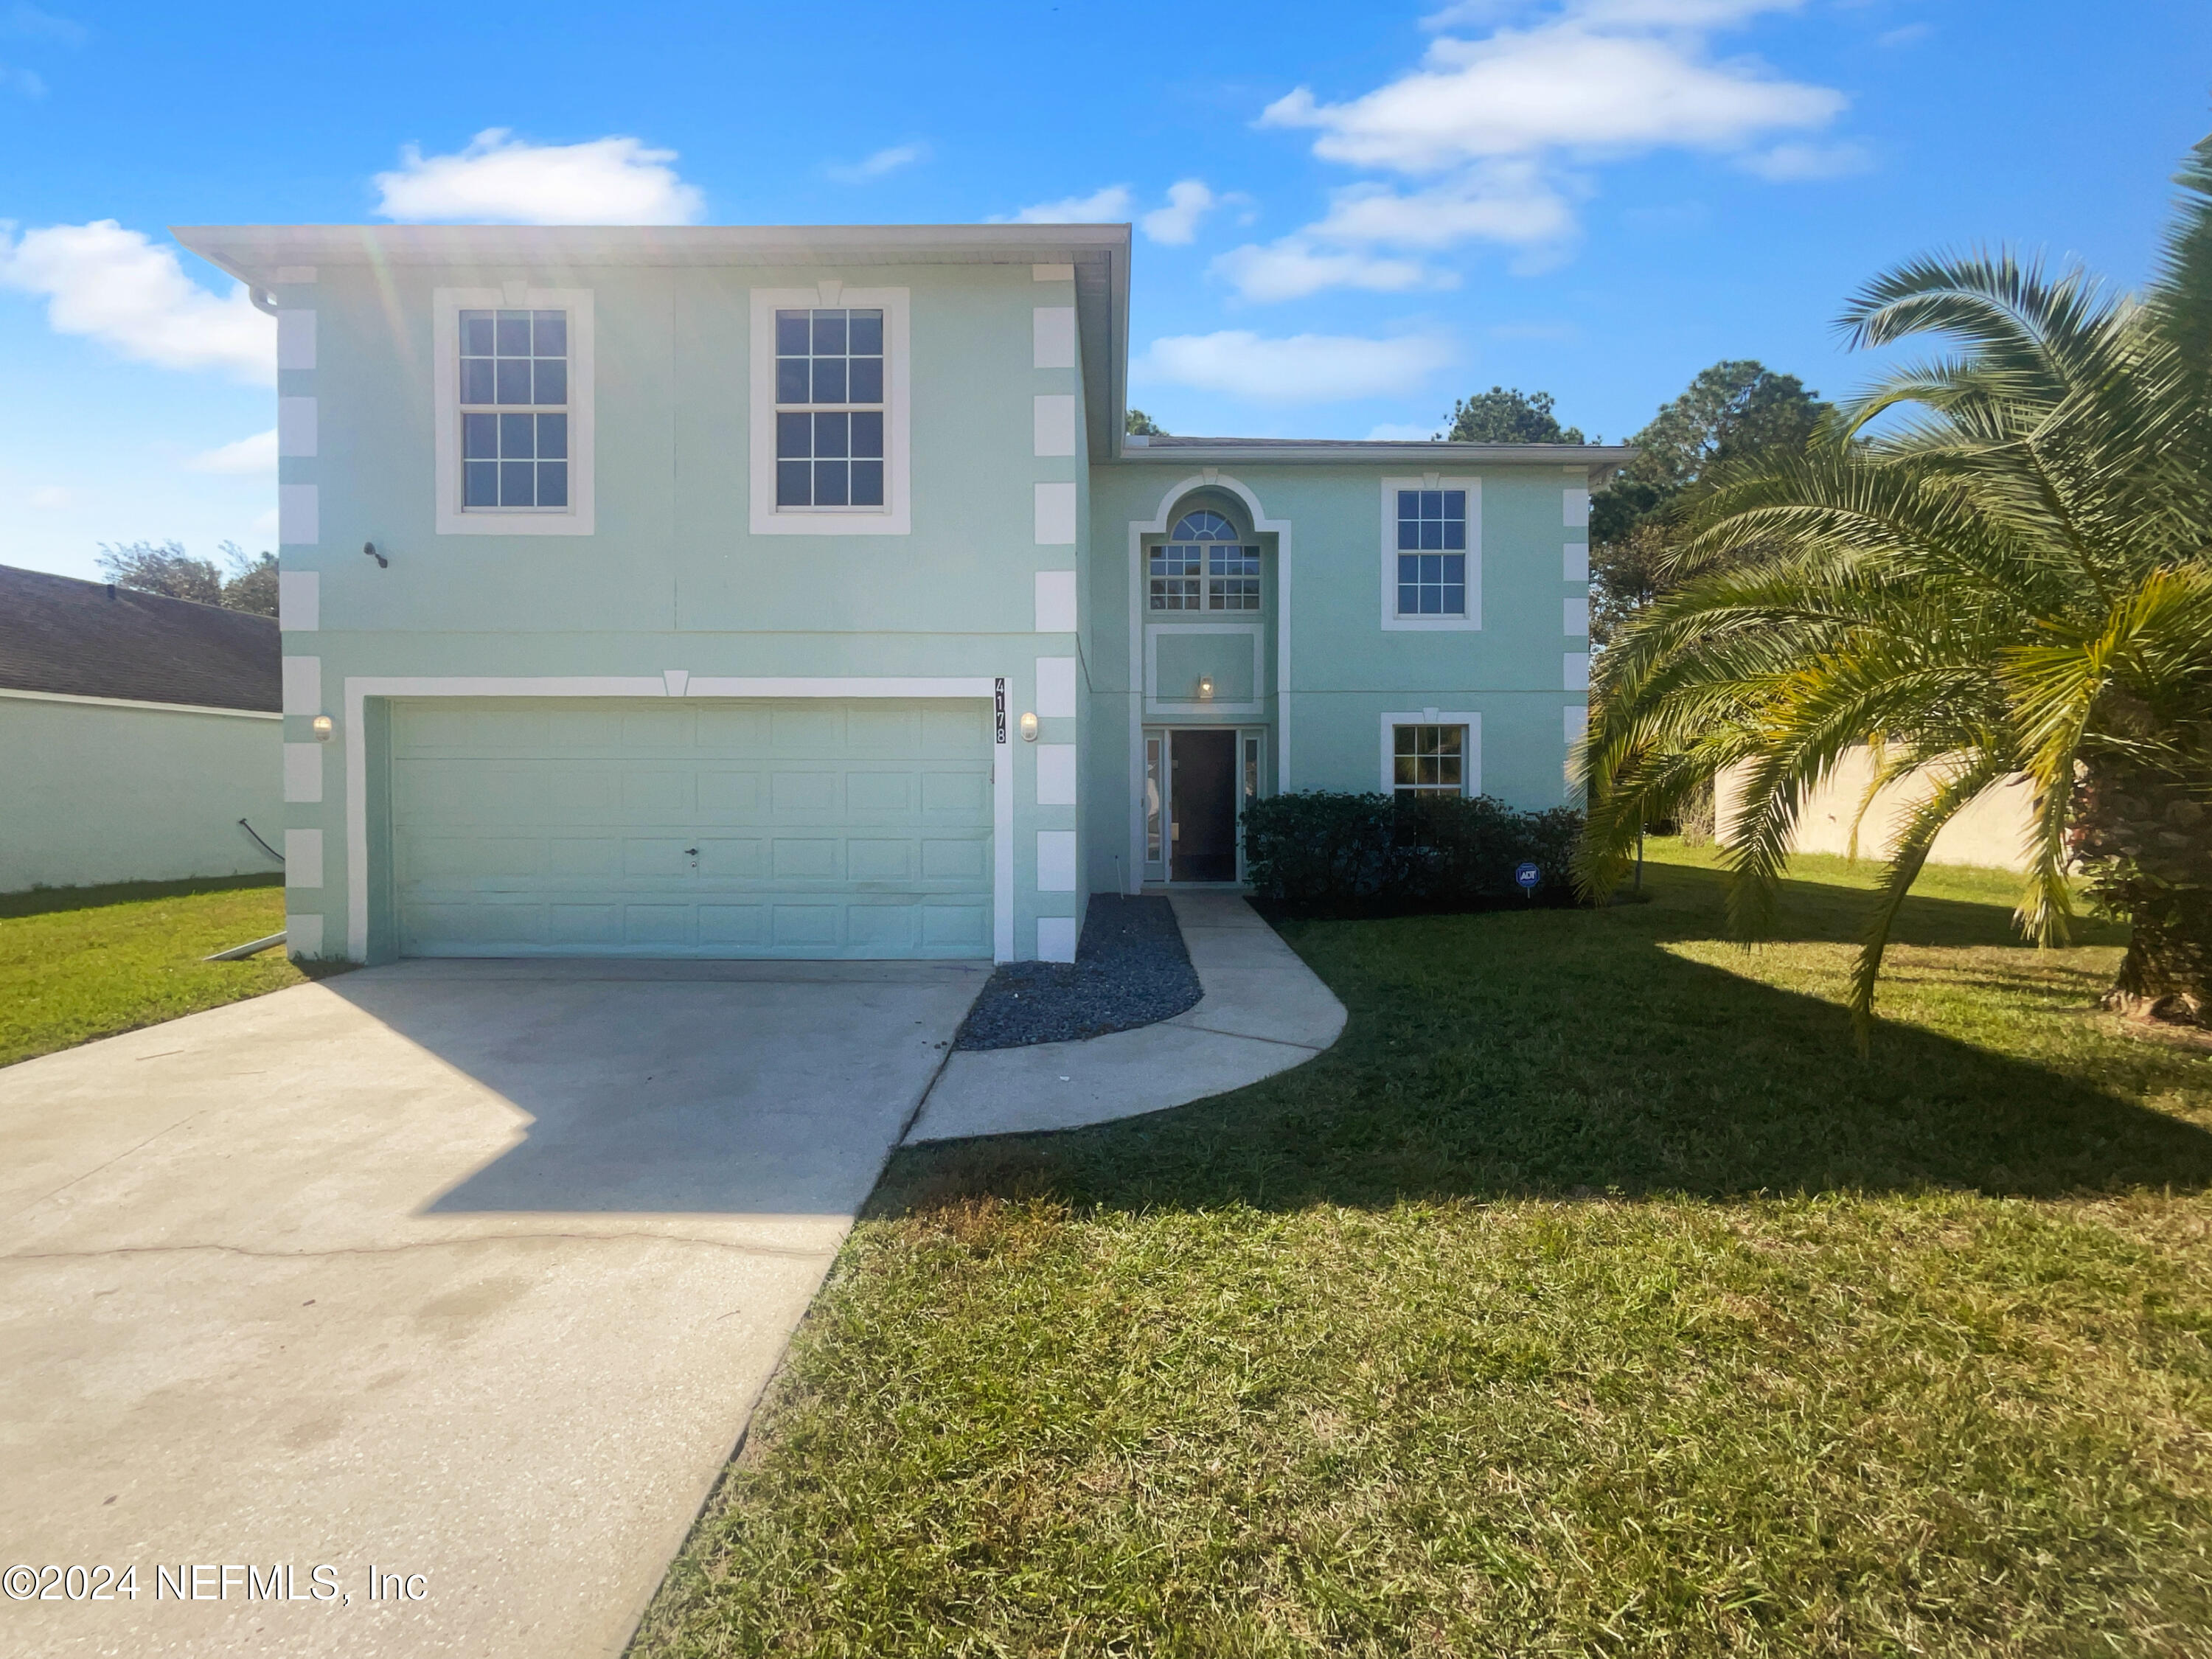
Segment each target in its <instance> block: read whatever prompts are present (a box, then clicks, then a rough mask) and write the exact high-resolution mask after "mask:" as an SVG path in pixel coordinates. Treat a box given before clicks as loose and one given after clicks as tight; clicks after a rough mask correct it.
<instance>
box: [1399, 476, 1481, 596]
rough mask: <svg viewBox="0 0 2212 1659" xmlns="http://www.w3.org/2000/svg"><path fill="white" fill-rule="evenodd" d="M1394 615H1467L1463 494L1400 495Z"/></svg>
mask: <svg viewBox="0 0 2212 1659" xmlns="http://www.w3.org/2000/svg"><path fill="white" fill-rule="evenodd" d="M1398 614H1399V615H1400V616H1401V617H1460V616H1464V615H1466V614H1467V491H1465V490H1464V489H1401V490H1400V491H1399V492H1398Z"/></svg>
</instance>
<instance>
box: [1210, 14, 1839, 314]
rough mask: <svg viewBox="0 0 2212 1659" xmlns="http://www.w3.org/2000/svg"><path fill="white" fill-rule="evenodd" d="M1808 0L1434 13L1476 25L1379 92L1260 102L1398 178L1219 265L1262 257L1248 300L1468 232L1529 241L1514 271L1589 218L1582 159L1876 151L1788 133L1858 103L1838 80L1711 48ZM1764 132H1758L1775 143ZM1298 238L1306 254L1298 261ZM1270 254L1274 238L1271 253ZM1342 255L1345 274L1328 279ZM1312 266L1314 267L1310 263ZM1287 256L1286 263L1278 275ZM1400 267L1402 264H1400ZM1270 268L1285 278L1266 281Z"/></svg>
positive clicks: (1350, 157) (1816, 167)
mask: <svg viewBox="0 0 2212 1659" xmlns="http://www.w3.org/2000/svg"><path fill="white" fill-rule="evenodd" d="M1801 3H1802V0H1565V3H1563V4H1559V5H1555V6H1553V7H1551V8H1548V9H1540V8H1539V7H1538V6H1536V5H1534V4H1533V3H1528V0H1461V3H1457V4H1453V5H1449V6H1447V7H1446V8H1445V9H1443V10H1441V11H1438V12H1436V13H1434V14H1432V15H1431V16H1429V17H1427V18H1425V19H1424V20H1423V21H1424V22H1425V24H1426V25H1427V26H1428V27H1431V28H1434V29H1449V28H1453V27H1463V26H1473V27H1475V28H1477V29H1487V30H1488V31H1489V33H1486V34H1485V35H1483V36H1481V38H1462V37H1461V36H1457V35H1450V34H1443V35H1439V36H1438V37H1437V39H1436V40H1432V41H1431V43H1430V45H1429V48H1428V51H1427V52H1426V53H1425V55H1424V57H1423V58H1422V61H1421V63H1420V64H1419V66H1418V67H1417V68H1415V69H1413V70H1408V71H1407V73H1405V74H1403V75H1401V76H1398V77H1397V78H1396V79H1395V80H1392V81H1389V82H1386V83H1385V84H1383V86H1380V87H1377V88H1375V89H1374V90H1373V91H1371V92H1368V93H1365V94H1362V95H1360V96H1358V97H1354V98H1351V99H1347V100H1344V101H1342V102H1335V103H1324V102H1322V101H1321V100H1319V99H1317V98H1316V96H1315V95H1314V93H1313V91H1312V89H1311V88H1307V87H1299V88H1296V89H1295V90H1293V91H1291V92H1290V93H1288V94H1285V96H1283V97H1281V98H1279V99H1277V100H1275V101H1274V102H1273V103H1272V104H1270V105H1268V106H1267V109H1266V110H1265V111H1264V112H1262V113H1261V117H1260V120H1259V125H1261V126H1262V127H1281V128H1301V129H1305V130H1309V131H1312V132H1313V133H1314V134H1315V137H1314V139H1313V152H1314V154H1315V155H1317V156H1319V157H1321V158H1322V160H1323V161H1339V162H1343V163H1346V164H1347V165H1350V166H1353V167H1362V168H1365V169H1370V170H1372V171H1377V172H1382V173H1395V174H1397V175H1399V176H1400V177H1401V178H1411V179H1425V180H1427V179H1432V180H1434V182H1431V183H1425V184H1423V185H1421V186H1420V187H1419V188H1418V189H1413V190H1410V191H1408V190H1403V189H1401V188H1399V187H1398V186H1395V185H1386V184H1383V183H1381V182H1379V181H1376V180H1372V179H1370V180H1369V181H1368V182H1365V183H1363V184H1359V185H1352V186H1351V187H1349V188H1346V189H1341V190H1339V191H1335V192H1334V194H1333V197H1332V198H1331V203H1330V206H1329V210H1328V214H1327V215H1326V216H1324V217H1323V218H1322V219H1321V220H1319V221H1318V222H1315V223H1313V224H1310V225H1308V226H1306V227H1305V228H1304V229H1302V230H1299V231H1297V232H1296V233H1294V234H1292V235H1291V236H1289V237H1286V238H1285V239H1283V240H1281V241H1279V242H1278V243H1276V244H1275V245H1274V246H1273V248H1272V249H1266V250H1262V249H1239V250H1237V253H1236V254H1234V255H1231V256H1228V257H1227V258H1226V260H1225V264H1224V270H1225V274H1226V275H1229V276H1231V280H1236V279H1237V276H1238V274H1239V273H1240V272H1243V271H1247V270H1249V272H1250V273H1251V274H1252V276H1253V277H1254V279H1255V280H1254V281H1253V282H1252V283H1251V284H1249V286H1247V287H1246V288H1245V293H1246V297H1248V298H1255V299H1257V298H1267V297H1275V298H1280V297H1286V296H1287V295H1289V294H1292V293H1310V292H1313V291H1315V289H1316V288H1318V287H1325V286H1333V285H1338V283H1345V284H1352V285H1358V283H1360V280H1361V278H1362V277H1363V276H1367V277H1369V278H1370V279H1371V277H1372V276H1373V274H1374V270H1375V267H1376V264H1383V265H1385V266H1391V265H1395V266H1397V267H1401V268H1402V267H1403V266H1405V265H1406V264H1407V261H1406V260H1404V259H1402V258H1401V259H1397V260H1385V259H1383V258H1381V257H1380V255H1379V254H1378V253H1377V252H1376V251H1377V250H1381V249H1389V250H1395V251H1398V252H1407V251H1419V252H1439V251H1442V250H1443V249H1446V248H1449V247H1455V246H1460V245H1461V244H1462V243H1466V242H1470V241H1480V242H1493V243H1499V244H1503V245H1504V246H1509V247H1511V248H1513V249H1515V250H1516V257H1515V259H1514V262H1513V269H1515V270H1516V271H1519V272H1521V273H1522V274H1528V273H1533V272H1534V271H1538V270H1546V269H1549V268H1550V267H1552V266H1553V265H1555V264H1559V262H1560V261H1561V260H1562V259H1563V258H1565V257H1566V254H1567V252H1568V251H1569V250H1570V249H1571V246H1572V245H1573V242H1574V239H1575V236H1576V234H1577V220H1576V213H1575V203H1576V202H1577V199H1579V198H1580V197H1583V196H1586V195H1587V194H1588V193H1589V188H1590V187H1589V182H1588V180H1587V179H1586V178H1584V177H1583V173H1584V172H1586V171H1587V169H1589V167H1594V166H1595V165H1597V164H1599V163H1601V162H1602V161H1607V160H1608V159H1613V158H1617V157H1620V156H1626V155H1636V154H1639V153H1642V152H1644V151H1649V150H1652V149H1692V150H1704V151H1708V152H1713V153H1717V154H1720V155H1732V156H1735V158H1736V159H1737V160H1738V161H1739V162H1740V163H1741V165H1743V166H1745V167H1749V168H1750V169H1751V170H1752V171H1753V172H1757V173H1762V174H1763V175H1764V176H1767V177H1771V178H1799V179H1809V178H1814V177H1829V176H1833V174H1834V173H1837V172H1840V171H1844V170H1846V169H1847V168H1855V167H1859V166H1863V165H1864V164H1865V155H1864V152H1863V150H1858V149H1857V148H1856V147H1854V146H1849V145H1831V146H1828V147H1826V149H1822V148H1821V147H1820V146H1816V145H1814V144H1812V143H1808V142H1803V141H1802V140H1801V141H1797V142H1784V140H1785V139H1786V138H1787V136H1788V135H1792V134H1810V133H1812V132H1814V131H1818V130H1820V129H1822V128H1825V127H1826V126H1827V125H1829V124H1830V123H1832V121H1833V120H1834V119H1835V118H1836V117H1837V116H1838V114H1839V113H1841V112H1842V111H1843V109H1844V104H1845V102H1846V101H1847V100H1845V99H1844V94H1841V93H1840V92H1838V91H1836V90H1834V89H1833V88H1828V87H1820V86H1814V85H1811V84H1809V83H1807V82H1798V81H1790V80H1785V79H1783V78H1781V77H1780V76H1776V75H1774V74H1773V73H1771V71H1769V70H1766V69H1765V67H1764V66H1763V65H1761V64H1759V63H1757V62H1756V61H1754V60H1752V59H1747V58H1729V59H1726V60H1717V59H1715V58H1713V57H1712V56H1711V54H1710V52H1708V50H1707V36H1708V35H1709V34H1710V33H1711V32H1712V31H1715V30H1717V29H1722V28H1726V27H1732V26H1735V25H1740V24H1742V23H1744V22H1747V21H1749V20H1750V19H1752V18H1753V17H1755V16H1757V15H1759V14H1760V13H1763V12H1772V11H1787V10H1793V9H1796V7H1797V6H1798V5H1799V4H1801ZM1762 147H1763V148H1762ZM1291 252H1299V253H1302V254H1304V255H1305V256H1307V257H1306V258H1304V261H1303V262H1302V264H1299V265H1297V266H1294V265H1293V263H1292V262H1291V260H1289V259H1288V258H1287V257H1285V256H1287V255H1288V254H1289V253H1291ZM1263 254H1275V255H1276V256H1277V257H1276V258H1274V259H1273V260H1272V261H1270V260H1268V259H1267V258H1262V257H1261V256H1262V255H1263ZM1331 269H1334V270H1337V271H1339V272H1340V273H1342V275H1341V276H1340V277H1336V278H1331V277H1329V276H1328V272H1329V271H1330V270H1331ZM1299 270H1303V272H1304V277H1305V278H1309V279H1312V280H1301V279H1300V278H1299V276H1298V271H1299ZM1278 272H1279V274H1278ZM1400 274H1401V275H1402V270H1401V273H1400ZM1270 279H1273V280H1270Z"/></svg>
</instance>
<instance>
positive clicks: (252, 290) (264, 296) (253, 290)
mask: <svg viewBox="0 0 2212 1659" xmlns="http://www.w3.org/2000/svg"><path fill="white" fill-rule="evenodd" d="M246 298H247V299H249V300H251V301H253V308H254V309H255V310H256V311H265V312H267V313H269V314H270V316H271V317H274V316H275V315H276V295H273V294H271V293H270V291H269V290H268V289H265V288H264V287H262V286H261V285H260V284H259V283H247V284H246Z"/></svg>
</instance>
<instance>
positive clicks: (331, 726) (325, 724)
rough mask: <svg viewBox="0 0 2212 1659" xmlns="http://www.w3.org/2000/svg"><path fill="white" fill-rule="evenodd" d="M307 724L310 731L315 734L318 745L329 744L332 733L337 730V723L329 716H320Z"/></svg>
mask: <svg viewBox="0 0 2212 1659" xmlns="http://www.w3.org/2000/svg"><path fill="white" fill-rule="evenodd" d="M307 724H308V726H309V729H310V730H312V731H313V732H314V734H315V741H316V742H317V743H328V742H329V741H330V740H331V732H335V731H337V723H336V722H335V721H333V720H331V717H330V716H329V715H328V714H318V715H316V716H315V718H314V719H313V720H310V721H309V722H308V723H307Z"/></svg>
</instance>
